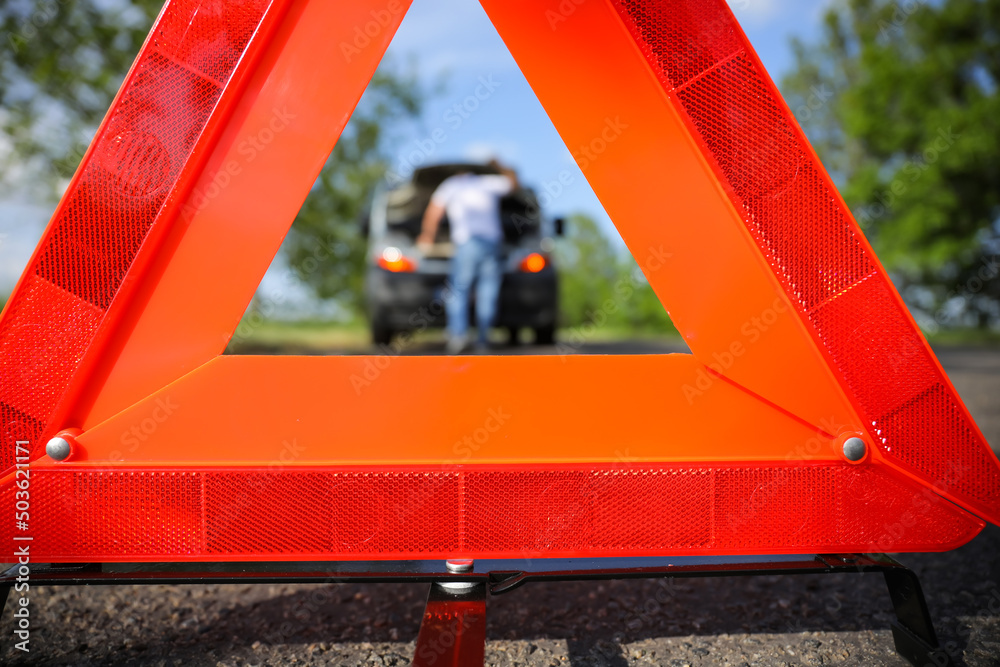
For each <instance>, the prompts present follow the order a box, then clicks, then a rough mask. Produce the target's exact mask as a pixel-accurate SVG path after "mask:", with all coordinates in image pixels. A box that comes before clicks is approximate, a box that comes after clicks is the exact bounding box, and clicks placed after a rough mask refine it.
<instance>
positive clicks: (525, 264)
mask: <svg viewBox="0 0 1000 667" xmlns="http://www.w3.org/2000/svg"><path fill="white" fill-rule="evenodd" d="M546 264H548V262H547V261H546V259H545V255H540V254H539V253H537V252H533V253H531V254H530V255H528V256H527V257H525V258H524V259H522V260H521V270H522V271H527V272H528V273H538V272H539V271H541V270H542V269H544V268H545V265H546Z"/></svg>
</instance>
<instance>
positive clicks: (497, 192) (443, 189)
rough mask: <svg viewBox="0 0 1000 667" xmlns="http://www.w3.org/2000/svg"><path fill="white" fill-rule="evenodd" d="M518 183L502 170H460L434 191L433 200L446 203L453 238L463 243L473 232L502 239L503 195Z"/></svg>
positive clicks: (439, 203) (492, 239)
mask: <svg viewBox="0 0 1000 667" xmlns="http://www.w3.org/2000/svg"><path fill="white" fill-rule="evenodd" d="M513 187H514V183H513V182H512V181H511V179H510V178H508V177H507V176H501V175H499V174H486V175H482V176H480V175H477V174H457V175H455V176H451V177H449V178H446V179H445V180H444V182H443V183H441V185H439V186H438V188H437V190H435V191H434V194H433V195H431V202H432V203H433V204H436V205H438V206H443V207H444V209H445V211H447V212H448V220H449V222H450V224H451V240H452V242H453V243H456V244H458V245H461V244H463V243H466V242H467V241H468V240H469V239H470V238H472V237H473V236H475V237H477V238H481V239H485V240H487V241H499V240H500V238H501V237H502V236H503V228H502V227H501V225H500V198H501V197H503V196H504V195H506V194H508V193H509V192H510V191H511V190H512V189H513Z"/></svg>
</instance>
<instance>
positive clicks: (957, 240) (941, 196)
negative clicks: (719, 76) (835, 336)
mask: <svg viewBox="0 0 1000 667" xmlns="http://www.w3.org/2000/svg"><path fill="white" fill-rule="evenodd" d="M793 49H794V52H795V58H796V67H795V69H794V70H793V71H792V72H791V73H790V74H789V75H788V76H786V77H785V78H784V80H783V82H782V87H783V90H784V92H785V95H786V99H787V100H788V103H789V106H790V107H791V108H792V110H793V111H794V112H795V114H796V116H797V117H798V120H799V122H800V123H801V124H802V125H803V127H804V129H805V130H806V132H807V133H808V134H809V136H810V138H811V140H812V141H813V143H814V145H815V147H816V149H817V152H818V153H819V154H820V155H821V157H822V158H823V160H824V162H825V163H826V165H827V167H828V168H829V169H830V170H831V173H832V174H833V175H834V178H835V180H836V181H837V182H838V184H839V186H840V189H841V192H842V193H843V195H844V198H845V199H846V201H847V202H848V205H849V206H850V207H851V209H852V210H853V211H854V214H855V217H856V218H857V220H858V222H859V224H861V226H862V228H863V229H864V230H865V233H866V234H867V235H868V237H869V239H870V240H871V241H872V244H873V245H874V247H875V248H876V251H877V252H878V254H879V257H880V258H881V259H882V261H883V262H884V263H885V264H886V266H887V268H888V269H889V270H890V271H891V272H892V273H893V276H894V278H895V279H896V281H897V284H898V285H899V286H900V287H901V288H902V290H903V294H904V296H906V297H907V298H908V300H909V301H910V302H911V304H912V305H915V306H917V307H918V308H920V309H922V310H923V311H924V312H925V314H927V315H933V316H934V317H935V319H936V320H937V322H938V323H940V324H957V323H964V324H974V325H977V326H981V327H983V326H986V325H988V324H990V323H991V322H992V323H995V322H996V321H997V320H998V314H1000V310H998V303H1000V280H995V279H994V278H996V277H997V267H996V265H995V263H993V261H992V257H993V256H994V255H995V253H997V252H998V251H1000V187H998V184H1000V153H998V148H1000V94H998V84H1000V0H941V1H940V2H935V3H923V2H918V1H916V0H906V1H904V0H900V1H899V2H889V1H887V0H841V1H840V2H838V3H837V4H835V5H834V6H833V7H831V8H830V9H829V10H828V11H827V12H826V14H825V17H824V29H823V36H822V39H821V41H820V42H819V43H818V44H815V45H808V46H807V45H806V44H803V43H802V42H801V41H794V42H793ZM956 306H957V308H956ZM924 322H925V323H929V320H928V319H925V320H924Z"/></svg>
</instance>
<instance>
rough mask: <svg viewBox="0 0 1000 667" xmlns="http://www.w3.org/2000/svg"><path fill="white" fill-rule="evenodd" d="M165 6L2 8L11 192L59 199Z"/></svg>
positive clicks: (2, 169) (1, 72) (0, 70)
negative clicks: (154, 21) (158, 14)
mask: <svg viewBox="0 0 1000 667" xmlns="http://www.w3.org/2000/svg"><path fill="white" fill-rule="evenodd" d="M162 4H163V2H162V0H132V1H131V2H119V3H107V2H100V1H99V0H36V1H34V2H8V3H4V4H3V6H2V7H0V35H2V36H3V37H2V39H3V42H4V43H3V46H2V48H0V131H2V133H3V135H4V136H3V137H0V178H2V179H3V182H4V184H5V185H6V186H7V189H13V188H17V189H18V190H19V191H20V192H21V193H22V194H27V195H29V196H31V197H34V198H36V199H54V198H55V197H57V196H58V195H59V194H60V191H61V189H62V187H63V186H64V184H65V182H66V180H67V179H68V178H69V177H70V176H72V175H73V172H74V171H75V170H76V167H77V165H79V163H80V159H81V158H82V157H83V153H84V151H85V150H86V148H87V146H88V145H89V144H90V141H91V139H92V138H93V136H94V133H95V132H96V130H97V126H98V125H99V124H100V122H101V119H102V118H103V117H104V114H105V112H106V111H107V110H108V106H109V105H110V103H111V100H112V98H113V97H114V95H115V93H116V92H117V91H118V88H119V87H120V86H121V83H122V81H123V80H124V77H125V74H126V72H128V68H129V66H130V65H131V64H132V61H133V60H134V59H135V55H136V53H138V52H139V47H140V46H141V45H142V42H143V40H144V39H145V38H146V34H147V33H148V32H149V28H150V26H151V25H152V23H153V19H154V18H155V17H156V14H157V12H158V11H159V9H160V6H161V5H162ZM4 149H6V150H4ZM26 189H27V192H25V190H26Z"/></svg>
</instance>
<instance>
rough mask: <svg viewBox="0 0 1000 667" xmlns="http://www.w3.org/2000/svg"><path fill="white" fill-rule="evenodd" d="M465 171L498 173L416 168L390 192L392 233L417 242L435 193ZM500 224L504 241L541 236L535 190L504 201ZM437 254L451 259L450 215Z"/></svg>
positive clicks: (463, 167) (486, 170) (479, 169)
mask: <svg viewBox="0 0 1000 667" xmlns="http://www.w3.org/2000/svg"><path fill="white" fill-rule="evenodd" d="M462 172H472V173H474V174H498V173H500V172H498V171H497V170H496V169H494V168H492V167H489V166H487V165H482V164H444V165H434V166H432V167H424V168H422V169H416V170H415V171H414V172H413V176H412V177H411V178H410V180H409V181H407V182H406V183H404V184H402V185H400V186H399V187H397V188H394V189H392V190H389V191H388V192H387V193H386V196H387V201H386V224H387V225H388V227H389V231H391V232H395V233H402V234H405V235H406V236H408V237H409V238H411V239H413V240H416V238H417V236H419V235H420V227H421V224H422V221H423V217H424V211H425V210H426V209H427V205H428V204H429V203H430V201H431V195H432V194H434V190H436V189H437V187H438V186H439V185H440V184H441V183H442V182H443V181H444V180H445V179H446V178H448V177H449V176H454V175H455V174H458V173H462ZM500 222H501V224H502V225H503V234H504V240H505V242H506V243H508V244H512V245H516V244H517V243H518V242H519V241H520V239H521V238H523V237H526V236H537V235H538V234H539V229H540V226H541V216H540V212H539V207H538V200H537V199H536V197H535V193H534V191H532V190H531V189H528V188H521V189H519V190H516V191H514V192H512V193H511V194H509V195H507V196H505V197H503V198H502V199H501V200H500ZM435 250H436V252H435V253H434V254H435V255H438V256H442V255H444V256H451V254H452V252H453V247H452V245H451V225H450V223H449V221H448V216H447V214H446V215H445V216H444V220H442V221H441V225H440V226H439V227H438V233H437V238H436V243H435Z"/></svg>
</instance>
